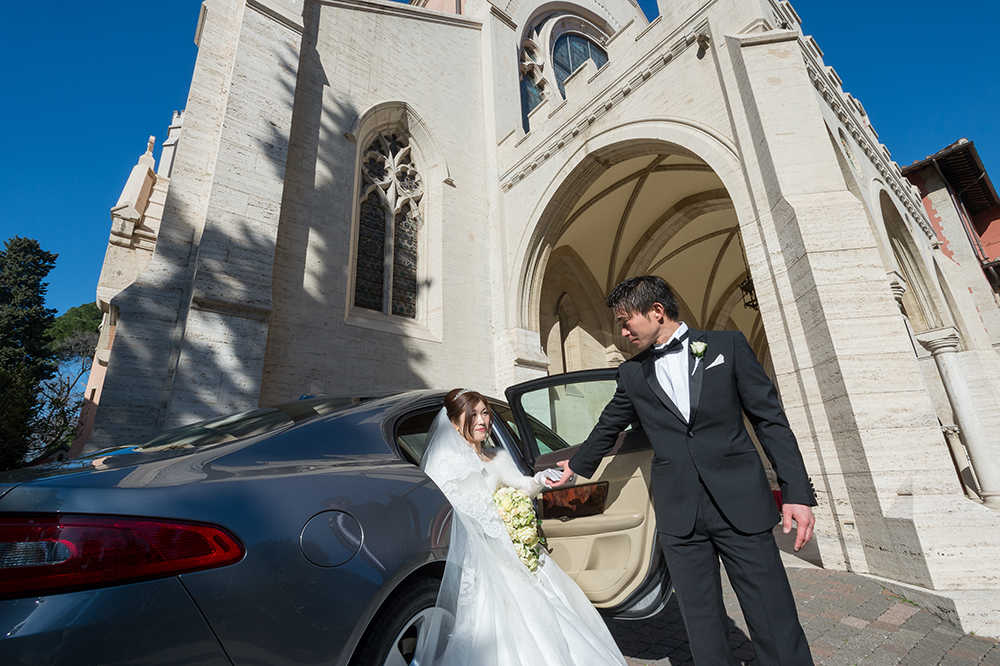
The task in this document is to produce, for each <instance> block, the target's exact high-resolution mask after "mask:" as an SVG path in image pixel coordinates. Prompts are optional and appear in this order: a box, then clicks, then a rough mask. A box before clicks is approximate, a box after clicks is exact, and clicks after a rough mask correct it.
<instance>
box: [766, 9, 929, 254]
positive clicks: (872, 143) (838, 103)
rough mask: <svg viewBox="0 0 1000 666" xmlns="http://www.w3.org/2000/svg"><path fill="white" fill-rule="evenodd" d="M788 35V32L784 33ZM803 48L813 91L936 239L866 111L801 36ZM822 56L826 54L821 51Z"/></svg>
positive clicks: (914, 219) (915, 219)
mask: <svg viewBox="0 0 1000 666" xmlns="http://www.w3.org/2000/svg"><path fill="white" fill-rule="evenodd" d="M771 4H772V7H773V8H774V9H775V11H776V12H777V11H779V7H781V8H782V9H783V8H784V6H786V5H787V6H789V7H790V5H788V3H778V2H775V1H774V0H772V3H771ZM782 32H786V31H782ZM799 44H800V47H801V50H802V55H803V58H804V59H805V63H806V71H807V72H808V74H809V79H810V80H811V81H812V84H813V87H814V88H816V90H817V92H819V94H820V96H821V97H822V98H823V100H824V101H825V102H826V103H827V105H828V106H829V107H830V109H831V110H832V111H833V112H834V113H835V114H836V115H837V118H839V119H840V121H841V122H842V123H843V124H844V127H845V129H847V131H849V132H850V133H851V136H853V137H854V140H855V141H857V143H858V146H859V147H860V148H861V150H862V151H864V153H865V155H867V156H868V159H869V160H871V162H872V164H873V165H874V166H875V169H876V170H877V171H878V173H879V175H880V176H881V177H882V178H883V180H884V181H885V184H886V186H887V187H889V188H890V189H891V190H892V191H893V192H894V193H895V194H896V196H897V197H898V198H899V200H900V202H902V204H903V206H904V208H905V209H906V211H905V212H906V217H907V218H908V219H909V221H910V222H911V223H913V222H916V224H918V225H919V226H920V228H921V229H922V230H923V232H924V234H925V235H926V236H927V238H934V237H935V234H934V229H933V228H932V227H931V224H930V221H929V220H928V219H927V216H926V215H925V213H924V208H923V203H922V202H921V200H920V197H919V196H918V194H917V191H916V188H915V187H914V185H913V184H912V183H910V182H909V181H908V180H906V177H905V176H903V174H902V173H901V172H900V169H899V165H898V164H897V163H896V162H894V161H893V160H892V157H891V156H890V154H889V149H888V148H886V147H885V145H884V144H882V143H880V142H878V134H876V132H875V128H874V127H872V126H871V124H870V123H868V122H865V121H864V120H862V115H866V114H865V112H864V107H862V106H861V103H860V102H859V101H858V100H857V99H855V98H854V97H853V96H852V95H850V94H849V93H846V92H844V91H843V89H842V88H841V86H842V85H843V81H842V80H841V79H840V77H839V76H838V75H837V72H836V70H835V69H833V67H829V66H827V65H826V64H824V63H823V61H822V60H821V59H820V55H818V53H817V52H818V46H816V45H815V40H813V39H811V38H810V37H807V36H801V37H800V39H799ZM819 53H822V52H821V51H819Z"/></svg>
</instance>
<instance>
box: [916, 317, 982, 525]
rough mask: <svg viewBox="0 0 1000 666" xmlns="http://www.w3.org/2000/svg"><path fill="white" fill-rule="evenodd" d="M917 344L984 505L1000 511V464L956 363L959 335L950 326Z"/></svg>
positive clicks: (919, 337) (921, 337)
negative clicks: (926, 355)
mask: <svg viewBox="0 0 1000 666" xmlns="http://www.w3.org/2000/svg"><path fill="white" fill-rule="evenodd" d="M917 341H918V342H919V343H920V344H921V345H923V347H924V348H925V349H927V351H929V352H930V353H931V354H932V355H933V356H934V363H936V364H937V368H938V372H939V373H941V381H942V382H943V383H944V389H945V393H947V394H948V402H949V403H951V410H952V412H953V413H954V414H955V420H956V421H957V422H958V427H959V428H960V429H961V431H962V435H963V436H964V439H965V446H966V448H967V449H968V450H969V458H971V459H972V468H973V470H974V471H975V473H976V477H977V478H978V479H979V483H980V488H979V494H980V496H982V498H983V503H984V504H986V505H987V506H989V507H990V508H992V509H1000V461H997V460H996V458H995V457H993V456H992V455H991V454H990V450H989V448H990V447H989V441H990V440H989V435H988V433H987V432H986V430H985V428H983V425H982V423H981V422H980V420H979V416H978V415H977V414H976V409H975V403H974V402H973V399H972V393H971V391H970V390H969V384H968V382H967V381H966V378H965V375H964V374H963V373H962V370H961V368H960V367H959V362H958V344H959V341H960V338H959V335H958V331H957V330H955V328H953V327H951V326H946V327H944V328H935V329H932V330H930V331H924V332H923V333H918V334H917Z"/></svg>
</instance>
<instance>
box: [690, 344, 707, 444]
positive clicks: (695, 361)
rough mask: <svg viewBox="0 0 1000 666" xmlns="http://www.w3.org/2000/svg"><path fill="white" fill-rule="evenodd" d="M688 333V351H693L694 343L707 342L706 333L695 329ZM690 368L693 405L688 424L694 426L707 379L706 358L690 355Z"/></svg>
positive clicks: (691, 402)
mask: <svg viewBox="0 0 1000 666" xmlns="http://www.w3.org/2000/svg"><path fill="white" fill-rule="evenodd" d="M689 330H690V333H688V350H689V351H690V349H691V343H692V342H699V341H700V342H705V338H706V333H705V331H698V330H694V329H689ZM688 367H689V368H692V367H693V369H694V370H693V372H691V376H690V377H689V379H688V392H689V396H690V402H689V403H688V404H690V405H691V418H689V419H688V424H689V426H690V425H694V419H695V416H697V414H698V404H699V403H700V402H701V384H702V380H703V379H704V378H705V358H704V356H703V357H702V358H700V359H699V358H698V357H697V356H695V355H694V354H690V353H689V354H688Z"/></svg>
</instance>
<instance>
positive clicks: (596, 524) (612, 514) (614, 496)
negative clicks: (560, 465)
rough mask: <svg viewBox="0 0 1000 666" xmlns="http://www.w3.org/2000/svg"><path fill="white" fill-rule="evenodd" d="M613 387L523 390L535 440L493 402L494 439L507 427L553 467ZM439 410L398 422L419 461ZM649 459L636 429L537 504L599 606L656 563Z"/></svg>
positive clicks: (618, 597) (555, 552)
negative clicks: (587, 473) (593, 467)
mask: <svg viewBox="0 0 1000 666" xmlns="http://www.w3.org/2000/svg"><path fill="white" fill-rule="evenodd" d="M614 390H615V382H614V381H605V380H601V381H590V382H582V383H577V384H573V385H569V386H559V387H554V388H547V389H542V390H540V391H536V392H533V393H528V394H525V395H524V396H523V399H522V406H523V408H524V409H525V412H526V415H527V417H528V418H527V419H526V420H527V422H528V424H529V426H530V428H531V432H532V438H531V440H532V441H529V442H524V441H522V438H521V437H520V436H519V435H518V427H517V423H516V420H515V418H514V413H513V411H512V410H511V408H510V407H508V406H507V405H505V404H502V403H498V402H493V401H491V404H490V407H491V409H492V411H493V413H494V416H495V417H496V418H495V419H494V428H495V429H496V430H495V431H494V435H493V436H494V437H495V436H496V435H497V430H499V429H502V432H503V436H505V437H509V438H510V439H511V440H512V442H513V443H514V445H515V446H516V447H517V448H518V449H519V452H520V457H521V459H522V460H525V461H529V462H533V466H534V468H535V470H536V471H538V470H542V469H546V468H548V467H554V466H555V464H556V462H557V461H559V460H565V459H568V458H569V457H571V456H572V455H573V453H574V452H575V451H576V447H577V446H578V443H579V442H582V441H583V440H584V439H586V436H587V434H589V432H590V429H591V428H592V427H593V425H594V423H596V422H597V418H598V416H599V415H600V412H601V410H602V409H603V408H604V405H605V404H607V401H608V400H609V399H610V398H611V395H612V394H613V393H614ZM536 393H537V394H538V395H535V394H536ZM438 409H439V407H433V408H424V409H422V410H420V411H418V412H414V413H412V414H409V415H407V416H406V417H404V418H403V419H400V420H399V421H398V422H397V424H396V427H395V431H394V434H395V437H394V439H395V441H396V444H397V446H398V447H399V449H400V451H401V452H402V453H403V455H404V456H405V457H406V458H408V459H409V460H410V461H411V462H413V463H414V464H419V461H420V460H421V458H422V457H423V454H424V451H425V450H426V448H427V433H428V431H429V430H430V426H431V423H432V422H433V421H434V417H435V416H436V415H437V412H438ZM570 442H574V443H575V444H572V445H571V444H570ZM651 463H652V449H651V448H650V446H649V442H648V440H647V439H646V437H645V435H644V433H643V432H642V430H641V429H636V428H633V429H630V430H629V431H627V432H626V433H623V435H622V436H621V437H620V438H619V441H618V443H617V445H616V448H615V450H614V451H613V452H612V455H609V456H608V457H607V458H605V460H604V462H603V463H602V464H601V466H600V468H599V469H598V470H597V473H596V474H595V475H594V477H593V478H592V479H583V478H577V479H576V480H575V482H574V483H571V484H570V485H568V486H566V487H563V488H558V489H553V490H547V491H545V492H543V493H542V497H541V500H540V501H539V503H538V510H539V516H540V518H541V519H542V531H543V533H544V534H545V537H546V539H547V541H548V545H549V550H550V555H551V557H552V558H553V559H554V560H555V561H556V562H557V563H558V564H559V566H560V567H562V568H563V569H564V570H565V571H566V572H567V573H568V574H569V575H570V576H571V577H572V578H573V579H574V580H575V581H576V582H577V584H578V585H579V586H580V588H581V589H582V590H583V591H584V593H585V594H586V595H587V597H588V598H589V599H590V600H591V602H593V603H594V605H596V606H598V607H614V606H617V605H619V604H621V603H622V602H624V601H625V600H626V599H627V598H628V597H629V596H630V595H631V594H632V593H633V592H635V591H636V589H637V588H638V587H639V586H640V585H641V584H642V583H643V582H644V581H645V580H646V577H647V575H648V574H649V571H650V567H651V566H652V564H653V552H654V546H655V519H654V517H653V507H652V503H651V502H650V499H649V493H648V490H647V489H648V486H649V474H650V465H651Z"/></svg>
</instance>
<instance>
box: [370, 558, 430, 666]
mask: <svg viewBox="0 0 1000 666" xmlns="http://www.w3.org/2000/svg"><path fill="white" fill-rule="evenodd" d="M440 584H441V581H440V580H438V579H436V578H424V579H422V580H420V581H418V582H417V583H415V584H414V585H412V586H410V587H408V588H407V589H406V590H404V591H402V592H401V593H400V594H399V595H397V596H396V597H394V598H393V599H390V600H389V602H388V603H387V604H386V605H385V607H384V608H383V609H382V610H381V611H379V613H378V615H376V616H375V619H374V620H373V621H372V624H371V626H370V627H369V628H368V632H367V633H366V634H365V636H364V638H362V639H361V645H359V647H358V651H357V652H356V653H355V655H354V658H353V659H351V666H407V664H409V663H410V661H411V660H412V659H413V653H414V651H415V650H416V647H417V637H418V636H419V634H420V627H421V625H422V624H423V622H424V620H425V619H426V618H427V617H429V615H430V612H431V609H432V608H433V607H434V604H435V603H436V602H437V594H438V587H439V586H440Z"/></svg>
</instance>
